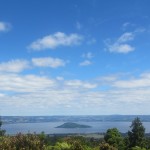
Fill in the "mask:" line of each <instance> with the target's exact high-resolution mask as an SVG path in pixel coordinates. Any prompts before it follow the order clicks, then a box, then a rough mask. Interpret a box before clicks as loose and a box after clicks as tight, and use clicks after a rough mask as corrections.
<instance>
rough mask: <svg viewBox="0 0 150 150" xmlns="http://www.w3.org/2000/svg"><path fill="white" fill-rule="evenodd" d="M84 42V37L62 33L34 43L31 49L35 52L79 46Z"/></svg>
mask: <svg viewBox="0 0 150 150" xmlns="http://www.w3.org/2000/svg"><path fill="white" fill-rule="evenodd" d="M82 40H83V37H82V36H81V35H78V34H75V33H73V34H69V35H67V34H65V33H62V32H56V33H55V34H52V35H48V36H45V37H43V38H41V39H38V40H36V41H34V42H33V43H31V45H30V46H29V48H30V49H33V50H43V49H54V48H56V47H59V46H72V45H78V44H80V43H81V41H82Z"/></svg>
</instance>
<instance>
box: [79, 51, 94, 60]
mask: <svg viewBox="0 0 150 150" xmlns="http://www.w3.org/2000/svg"><path fill="white" fill-rule="evenodd" d="M82 57H83V58H87V59H91V58H93V57H94V55H93V54H92V53H91V52H88V53H84V54H82Z"/></svg>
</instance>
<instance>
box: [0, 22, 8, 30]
mask: <svg viewBox="0 0 150 150" xmlns="http://www.w3.org/2000/svg"><path fill="white" fill-rule="evenodd" d="M9 29H10V24H9V23H6V22H0V32H4V31H8V30H9Z"/></svg>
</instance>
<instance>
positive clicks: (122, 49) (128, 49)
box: [109, 43, 135, 54]
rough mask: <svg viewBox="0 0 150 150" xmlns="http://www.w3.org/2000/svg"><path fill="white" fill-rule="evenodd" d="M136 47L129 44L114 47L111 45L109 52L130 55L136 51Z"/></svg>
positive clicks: (114, 45)
mask: <svg viewBox="0 0 150 150" xmlns="http://www.w3.org/2000/svg"><path fill="white" fill-rule="evenodd" d="M134 49H135V48H134V47H132V46H131V45H129V44H118V43H115V44H113V45H109V51H110V52H114V53H124V54H126V53H129V52H131V51H134Z"/></svg>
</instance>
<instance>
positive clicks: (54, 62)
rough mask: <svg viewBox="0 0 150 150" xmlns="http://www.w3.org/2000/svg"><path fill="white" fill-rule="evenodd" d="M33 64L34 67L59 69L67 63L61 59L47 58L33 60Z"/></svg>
mask: <svg viewBox="0 0 150 150" xmlns="http://www.w3.org/2000/svg"><path fill="white" fill-rule="evenodd" d="M32 63H33V65H34V66H37V67H51V68H57V67H63V66H65V65H66V63H67V62H65V61H64V60H62V59H59V58H52V57H45V58H32Z"/></svg>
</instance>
